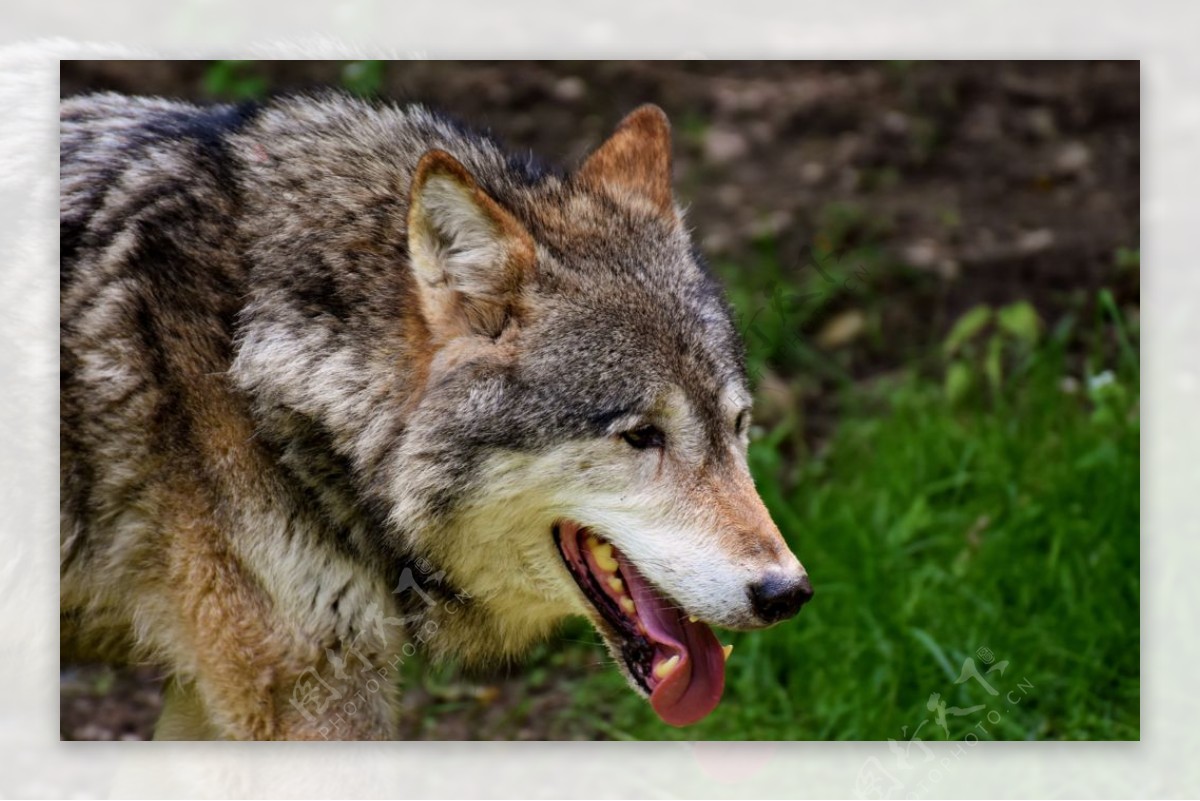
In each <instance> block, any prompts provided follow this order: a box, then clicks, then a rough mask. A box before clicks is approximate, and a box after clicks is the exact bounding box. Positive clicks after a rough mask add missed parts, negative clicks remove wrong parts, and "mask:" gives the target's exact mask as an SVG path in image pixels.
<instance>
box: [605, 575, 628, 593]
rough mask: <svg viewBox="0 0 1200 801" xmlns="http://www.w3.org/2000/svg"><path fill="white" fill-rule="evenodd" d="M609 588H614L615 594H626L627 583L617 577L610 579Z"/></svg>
mask: <svg viewBox="0 0 1200 801" xmlns="http://www.w3.org/2000/svg"><path fill="white" fill-rule="evenodd" d="M608 586H609V587H612V591H613V592H617V593H620V592H625V582H623V581H621V580H620V579H619V578H617V577H616V576H610V577H609V579H608Z"/></svg>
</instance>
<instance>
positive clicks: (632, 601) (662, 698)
mask: <svg viewBox="0 0 1200 801" xmlns="http://www.w3.org/2000/svg"><path fill="white" fill-rule="evenodd" d="M554 539H555V542H556V543H557V544H558V550H559V553H561V554H562V558H563V561H564V562H566V565H567V569H568V570H569V571H570V573H571V576H572V577H573V578H574V579H575V582H576V583H577V584H578V585H579V587H580V589H581V590H582V591H583V594H584V596H585V597H586V598H587V599H588V601H589V602H591V604H592V606H594V607H595V608H596V610H597V611H598V612H599V613H600V616H601V617H602V618H603V619H604V621H605V623H607V624H608V628H609V629H610V631H608V632H603V631H602V633H604V634H606V635H607V636H608V637H609V639H610V640H611V644H612V645H613V646H614V650H616V651H618V652H619V654H620V658H621V659H622V661H624V663H625V667H626V668H627V669H628V671H629V675H630V676H631V677H632V678H633V681H634V682H636V683H637V684H638V686H639V687H641V689H642V690H644V691H645V693H646V694H647V695H648V696H649V697H650V706H651V707H652V708H653V709H654V711H655V712H656V713H657V714H658V716H659V717H660V718H662V719H663V721H665V722H666V723H669V724H671V725H673V726H687V725H689V724H691V723H696V722H697V721H699V720H701V719H702V718H704V717H705V716H706V715H708V713H710V712H712V711H713V709H714V708H716V706H717V703H718V702H719V701H720V700H721V693H722V692H723V691H724V689H725V659H726V658H727V657H728V656H729V651H730V650H731V649H732V646H727V647H725V648H722V647H721V643H720V642H718V641H717V638H716V636H715V635H714V634H713V633H712V629H710V628H709V627H708V626H707V625H705V624H704V623H701V622H700V621H699V620H697V619H696V618H695V617H692V616H689V615H688V614H687V613H686V612H685V611H684V610H682V609H681V608H680V607H679V605H678V604H677V603H675V602H674V601H672V600H670V599H668V598H666V597H664V596H663V594H662V593H660V592H659V591H658V590H656V589H655V588H654V587H652V586H651V585H650V584H649V582H647V581H646V580H645V579H644V578H643V577H642V575H641V574H640V573H638V571H637V569H636V568H635V567H634V566H633V564H632V563H631V562H630V561H629V560H628V559H627V558H625V557H624V556H623V555H622V554H621V553H620V552H619V551H617V549H616V548H614V547H613V546H612V544H611V543H609V542H605V541H604V539H602V538H601V537H600V536H599V535H598V534H596V533H595V532H593V531H591V530H589V529H587V528H585V527H582V526H579V525H577V524H575V523H570V522H565V521H564V522H562V523H559V524H558V525H556V526H554Z"/></svg>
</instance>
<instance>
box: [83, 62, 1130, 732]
mask: <svg viewBox="0 0 1200 801" xmlns="http://www.w3.org/2000/svg"><path fill="white" fill-rule="evenodd" d="M344 69H345V64H344V62H278V63H264V64H252V65H246V66H244V67H240V68H237V69H236V70H235V71H234V74H235V76H236V77H237V78H238V79H239V80H242V81H243V84H241V85H243V86H254V85H258V86H265V87H266V88H267V89H268V90H270V91H292V90H305V89H316V88H319V87H324V86H330V85H338V84H339V81H340V80H341V77H342V75H343V71H344ZM245 81H249V82H250V83H245ZM381 81H382V83H381V89H380V94H381V95H382V96H383V97H385V98H390V99H395V100H398V101H418V102H423V103H426V104H428V105H431V106H434V107H436V108H439V109H442V110H445V111H448V112H449V113H451V114H452V115H454V116H457V117H459V118H461V119H463V120H464V121H467V122H469V123H470V124H472V125H475V126H477V127H482V128H490V129H491V130H492V131H493V133H495V134H496V135H498V136H499V137H500V139H501V140H502V141H504V142H506V143H507V144H508V145H509V146H511V147H512V148H514V149H517V150H523V149H529V150H532V151H534V152H536V153H538V154H539V155H540V156H542V157H544V158H545V159H547V160H549V161H557V162H559V163H562V164H563V165H566V166H570V165H573V164H576V163H578V162H579V161H580V160H581V159H582V158H583V157H584V156H585V154H586V153H587V152H588V151H589V150H590V149H591V148H592V147H594V146H595V145H596V144H597V143H598V142H599V141H601V140H602V139H603V137H604V136H605V135H606V134H607V132H608V131H610V130H611V128H612V126H613V125H614V124H615V123H616V122H617V121H618V120H619V119H620V117H621V116H622V115H623V114H624V113H626V112H627V111H629V110H631V109H632V108H634V107H636V106H637V105H639V104H641V103H646V102H652V103H657V104H659V105H660V106H662V107H663V108H664V109H665V110H666V112H667V113H668V115H669V116H670V118H671V119H672V122H673V126H674V138H675V148H676V152H675V156H676V161H675V173H676V175H675V177H676V186H677V189H678V192H679V195H680V197H681V199H682V200H683V201H684V202H685V204H686V205H687V206H688V219H689V222H690V224H691V225H692V226H693V227H694V228H695V230H696V232H697V237H698V241H699V243H700V245H701V248H702V250H703V251H704V252H705V254H706V255H707V256H708V258H709V259H710V260H711V261H713V262H714V263H715V264H717V265H726V266H727V268H728V266H730V265H732V269H735V270H736V269H738V266H739V265H753V264H756V263H758V262H757V261H756V260H757V259H759V258H760V257H761V256H762V254H763V252H764V248H765V249H767V250H769V251H770V255H771V257H772V258H773V259H775V260H776V261H777V262H778V263H779V264H780V266H781V269H782V271H783V275H784V278H785V280H793V279H794V280H799V277H798V276H799V273H801V272H802V271H804V270H806V269H811V264H810V262H809V259H808V257H807V255H806V254H807V250H806V248H808V247H810V246H811V245H812V243H813V242H814V240H817V239H819V238H820V237H822V236H827V235H829V231H830V228H831V226H833V227H837V228H838V231H839V236H841V237H842V239H843V241H844V242H846V243H849V244H850V245H859V244H866V245H869V246H870V247H872V248H874V249H875V250H877V251H878V253H879V260H878V262H877V263H878V264H880V265H883V266H882V267H879V268H877V269H876V271H875V272H873V273H872V274H871V275H870V276H869V283H870V285H871V286H870V289H871V291H872V293H873V295H874V296H875V297H876V298H877V299H879V298H881V299H882V301H881V302H879V303H877V304H876V307H875V309H876V313H877V315H878V319H876V320H875V321H874V323H873V325H874V330H875V332H876V335H875V336H869V335H868V333H869V330H870V329H868V331H867V332H864V331H863V330H862V326H861V325H859V326H857V327H856V326H855V325H854V318H853V314H854V312H855V309H853V308H848V307H846V306H844V305H836V304H831V305H830V307H829V308H827V309H823V310H821V313H820V314H819V315H817V316H816V317H815V318H814V319H812V320H809V321H807V322H806V324H805V330H802V331H798V332H797V334H798V335H800V336H807V337H813V338H815V339H816V340H818V341H821V342H823V343H825V344H824V346H825V347H827V348H828V349H829V350H830V351H831V353H830V358H831V359H836V361H837V362H838V364H839V365H840V367H841V368H842V369H843V370H844V371H845V373H846V374H848V375H850V376H852V377H853V378H854V379H855V380H868V379H870V377H871V376H873V375H875V374H878V373H884V372H887V371H890V370H895V369H897V368H898V367H900V366H902V365H904V364H905V362H906V359H908V358H910V357H911V354H913V353H916V352H920V351H921V349H922V348H927V347H928V345H929V344H930V343H933V342H937V341H938V338H939V337H941V336H943V335H944V333H945V331H946V330H947V328H948V327H949V326H950V324H951V323H952V322H953V321H954V319H956V317H957V316H958V315H960V314H961V313H962V312H963V311H964V310H966V309H968V308H970V307H971V306H973V305H975V304H977V303H990V304H997V305H998V304H1005V303H1011V302H1014V301H1017V300H1027V301H1029V302H1031V303H1032V304H1033V305H1034V306H1035V307H1036V308H1037V310H1038V311H1039V313H1040V314H1041V316H1042V318H1043V319H1044V320H1046V321H1048V322H1050V323H1051V324H1053V322H1054V321H1057V320H1060V319H1062V318H1063V317H1064V316H1065V315H1076V316H1078V315H1086V314H1090V313H1094V307H1093V305H1092V304H1093V302H1094V298H1095V295H1096V292H1097V290H1099V289H1100V288H1102V287H1108V288H1110V289H1111V290H1113V292H1114V294H1115V296H1116V298H1117V301H1118V303H1119V304H1120V305H1121V306H1123V307H1126V308H1131V307H1134V308H1135V307H1137V305H1138V303H1139V272H1138V271H1137V270H1136V269H1134V270H1131V269H1128V259H1129V255H1128V254H1129V253H1130V252H1132V253H1134V254H1136V253H1137V251H1138V249H1139V248H1140V223H1139V211H1140V195H1139V175H1140V157H1139V147H1140V142H1139V127H1140V126H1139V119H1140V72H1139V66H1138V64H1137V63H1136V62H1117V63H1095V62H1088V63H1070V62H1049V63H1039V62H1016V63H1010V62H954V63H926V62H885V63H852V62H837V63H809V62H690V63H687V62H432V61H411V62H396V63H392V64H389V65H387V66H386V67H385V69H384V71H383V74H382V78H381ZM229 85H232V84H229ZM213 88H214V87H213V85H212V83H211V70H210V68H209V64H208V63H206V62H179V63H164V62H63V65H62V83H61V91H62V95H63V96H69V95H73V94H77V93H80V92H84V91H94V90H115V91H121V92H128V93H138V94H158V95H167V96H173V97H181V98H190V99H196V100H211V99H213V98H214V93H213ZM218 88H219V87H218ZM847 209H850V210H851V211H850V212H847ZM1122 253H1124V254H1125V255H1124V256H1120V255H1119V254H1122ZM1133 258H1136V255H1135V256H1134V257H1133ZM747 269H749V266H747ZM839 326H840V328H839ZM835 351H836V352H835ZM828 389H829V387H828V386H826V385H824V384H822V382H821V380H819V379H813V380H811V381H809V383H808V384H807V389H806V392H807V395H805V396H804V402H806V403H808V404H809V405H810V407H811V409H810V410H809V412H810V413H809V414H808V417H807V420H806V425H807V426H809V429H810V430H809V431H808V432H807V433H808V434H809V435H811V436H813V437H819V436H820V433H821V429H822V426H827V425H828V421H829V419H830V418H832V417H834V416H836V410H835V409H834V407H833V406H832V405H831V402H830V401H829V397H830V396H831V393H830V392H829V391H828ZM798 402H799V401H798ZM823 421H824V422H823ZM576 669H583V668H582V667H577V668H576ZM154 676H155V674H154V672H153V671H152V670H150V669H148V668H147V669H138V670H135V671H118V672H115V673H114V672H112V671H110V670H109V669H107V668H99V667H94V666H64V669H63V685H62V712H61V729H62V736H63V738H64V739H117V738H122V737H144V736H147V735H148V733H149V732H150V730H151V726H152V721H153V719H154V715H155V714H156V712H157V704H158V700H157V693H156V689H157V688H156V683H155V682H156V680H155V678H154ZM480 688H483V689H480ZM489 688H490V689H489ZM527 690H528V688H527V687H526V685H523V684H521V683H520V681H519V680H518V679H504V680H502V681H499V682H498V683H496V684H494V685H491V684H482V685H479V686H478V687H474V688H468V689H467V690H464V691H463V692H464V693H465V694H466V695H465V696H464V697H470V698H475V699H476V700H475V701H470V700H468V701H461V699H460V701H454V702H453V704H452V705H454V704H456V705H457V706H455V708H456V709H458V710H459V712H458V713H457V714H459V715H460V718H459V720H460V721H461V720H470V721H472V724H471V726H460V725H456V724H455V723H454V722H453V720H454V716H453V715H451V716H449V717H450V722H448V723H446V724H445V725H446V726H448V727H449V728H447V730H445V731H417V730H413V731H411V732H409V733H410V734H411V735H413V736H424V737H438V736H445V737H456V736H458V737H473V736H480V733H481V732H483V733H484V736H486V732H487V731H490V729H489V728H488V726H487V725H485V721H486V720H487V719H491V718H488V716H489V715H490V716H492V718H494V719H496V720H501V719H503V720H506V721H508V723H511V722H512V720H511V717H510V716H508V717H506V715H507V714H508V712H512V710H514V709H516V708H517V707H518V705H523V706H521V710H522V712H521V713H520V715H519V716H520V717H521V719H523V720H537V719H545V718H546V716H545V715H541V716H538V715H533V716H528V715H526V712H527V711H528V710H527V707H528V706H529V704H530V703H533V704H535V705H540V704H549V705H550V706H554V705H555V704H556V703H561V702H562V701H563V698H562V695H561V694H562V693H565V692H567V690H566V689H564V688H563V686H562V685H560V684H558V683H551V685H550V686H549V688H548V689H546V690H544V691H538V692H537V693H535V694H534V697H533V698H532V699H530V698H526V697H524V696H526V695H528V694H529V693H528V692H527ZM472 693H473V694H474V695H472ZM436 700H437V699H433V700H430V699H425V700H424V701H422V700H420V699H419V698H418V699H417V700H411V701H410V703H414V704H416V703H425V702H428V703H433V702H434V701H436ZM452 700H453V699H452ZM464 709H465V710H466V711H463V710H464ZM488 710H492V711H488ZM495 710H500V711H495ZM505 710H507V711H508V712H505ZM464 716H465V717H464ZM472 716H473V717H472ZM439 717H440V718H442V719H446V716H439ZM414 719H416V718H414ZM476 724H479V725H476ZM506 725H507V724H506ZM480 726H482V729H481V728H480ZM494 736H513V730H512V729H508V730H507V733H505V732H504V731H496V732H494ZM518 736H521V737H538V736H553V737H563V736H578V733H577V732H571V731H554V732H548V731H538V730H537V729H536V728H533V729H528V728H526V729H519V730H518Z"/></svg>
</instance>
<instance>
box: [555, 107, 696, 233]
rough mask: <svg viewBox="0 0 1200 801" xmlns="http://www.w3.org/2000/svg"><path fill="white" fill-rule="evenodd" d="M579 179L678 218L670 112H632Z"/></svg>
mask: <svg viewBox="0 0 1200 801" xmlns="http://www.w3.org/2000/svg"><path fill="white" fill-rule="evenodd" d="M578 178H579V180H580V181H583V182H584V183H586V184H589V185H591V186H594V187H597V188H600V189H603V190H606V191H608V192H609V193H610V194H613V195H616V196H617V197H618V198H632V199H635V200H640V201H648V202H649V203H650V204H651V205H652V206H653V208H654V209H655V210H656V211H657V212H658V213H660V214H662V215H663V216H664V217H668V218H669V219H672V220H674V219H676V215H675V201H674V196H673V195H672V193H671V123H670V122H669V121H668V120H667V115H666V113H665V112H664V111H663V110H662V109H661V108H659V107H658V106H655V105H653V104H646V105H644V106H639V107H638V108H637V109H635V110H634V111H632V112H630V114H629V115H628V116H627V117H625V119H623V120H621V123H620V124H619V125H618V126H617V129H616V130H615V131H613V134H612V136H610V137H609V138H608V139H607V141H605V142H604V144H602V145H600V148H599V149H598V150H597V151H596V152H595V153H593V154H592V155H591V156H589V157H588V159H587V161H585V162H584V163H583V166H582V167H580V168H579V173H578Z"/></svg>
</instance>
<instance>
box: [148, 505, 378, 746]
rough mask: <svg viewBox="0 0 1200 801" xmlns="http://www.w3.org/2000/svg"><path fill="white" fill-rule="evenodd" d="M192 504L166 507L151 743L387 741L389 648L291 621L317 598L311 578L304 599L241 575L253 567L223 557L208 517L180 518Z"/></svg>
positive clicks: (203, 513)
mask: <svg viewBox="0 0 1200 801" xmlns="http://www.w3.org/2000/svg"><path fill="white" fill-rule="evenodd" d="M195 497H196V496H194V495H193V496H190V498H189V497H184V498H179V497H176V498H175V499H174V503H172V504H171V505H170V507H169V508H171V509H173V510H174V514H173V515H172V517H173V520H172V521H171V525H170V527H169V531H170V532H171V534H170V537H171V540H172V542H171V543H170V547H169V548H168V549H167V553H168V554H169V555H168V557H167V558H168V560H169V562H168V571H167V572H168V581H167V582H166V584H165V586H166V589H165V592H166V596H165V598H164V600H165V604H164V605H163V606H164V607H165V609H161V611H160V614H161V615H163V616H164V617H166V618H167V619H168V620H169V624H168V625H160V626H157V629H158V631H159V632H160V633H161V632H163V631H164V630H165V631H166V632H167V639H166V641H165V642H162V641H160V645H161V646H162V647H161V649H160V650H162V651H165V652H166V653H167V654H169V656H170V657H171V659H170V661H171V662H172V665H171V667H172V668H173V672H174V677H173V679H172V681H171V685H170V686H169V687H168V692H167V699H166V706H165V708H164V712H163V717H162V719H161V721H160V724H159V728H158V729H157V730H156V737H159V738H161V739H168V738H171V739H182V738H187V739H192V738H200V739H207V738H217V739H239V740H314V739H330V740H332V739H371V740H379V739H390V738H392V737H394V735H395V726H396V720H395V718H396V716H395V710H396V707H397V703H396V701H397V698H396V696H397V685H396V676H395V670H394V669H393V670H391V671H390V672H389V671H388V670H386V669H384V667H385V665H386V664H387V654H388V650H389V648H388V646H389V642H390V640H391V639H393V638H389V637H378V636H373V635H372V636H361V633H360V632H356V631H355V630H354V627H353V626H348V627H347V628H346V629H345V630H343V631H341V632H339V630H338V627H339V622H342V623H344V622H345V621H344V620H343V619H341V618H337V617H328V616H324V615H316V616H315V620H316V622H315V623H314V622H313V618H314V616H313V615H309V616H307V617H305V616H303V615H301V614H300V612H301V610H304V609H311V608H312V604H313V598H314V596H320V594H321V593H320V581H321V579H322V574H321V573H320V572H319V571H318V574H317V578H316V579H314V581H316V582H317V586H316V587H315V588H314V586H313V584H312V583H305V582H292V583H291V584H281V583H280V582H274V581H272V579H271V578H270V574H269V573H268V572H267V571H263V570H261V569H251V568H250V567H248V566H247V564H246V563H247V562H248V561H252V560H253V556H250V555H247V554H246V553H245V552H244V551H239V549H235V548H233V547H231V541H230V539H229V535H227V534H226V533H225V532H223V531H221V529H220V527H218V526H216V525H215V524H214V523H213V522H212V521H213V520H214V517H213V516H212V515H211V514H208V513H207V512H208V510H206V509H203V508H195V507H193V508H192V509H191V510H190V512H191V513H188V511H189V500H190V499H194V498H195ZM320 556H321V555H320V554H308V555H306V556H305V557H304V563H305V564H307V565H316V566H322V565H323V564H328V563H327V562H323V561H322V560H321V558H320ZM256 567H258V566H256ZM314 589H315V590H316V591H314ZM365 594H367V595H369V593H365ZM382 601H383V602H386V601H387V597H386V593H385V596H384V597H383V599H382ZM343 605H345V604H343ZM369 608H374V609H378V608H380V607H378V606H371V607H369ZM160 619H161V618H160Z"/></svg>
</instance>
